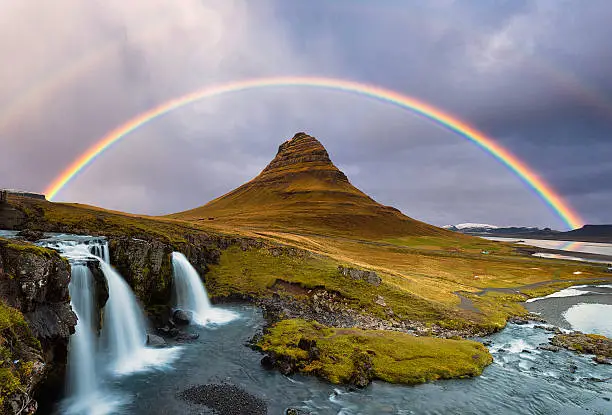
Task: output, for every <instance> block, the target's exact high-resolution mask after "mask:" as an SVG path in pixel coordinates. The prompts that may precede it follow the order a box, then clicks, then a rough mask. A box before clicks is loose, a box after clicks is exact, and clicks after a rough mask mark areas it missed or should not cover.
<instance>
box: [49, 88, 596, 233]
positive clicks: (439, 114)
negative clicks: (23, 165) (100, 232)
mask: <svg viewBox="0 0 612 415" xmlns="http://www.w3.org/2000/svg"><path fill="white" fill-rule="evenodd" d="M273 87H276V88H279V87H310V88H321V89H329V90H335V91H343V92H347V93H353V94H357V95H361V96H365V97H369V98H373V99H377V100H379V101H384V102H387V103H389V104H392V105H395V106H398V107H400V108H403V109H406V110H409V111H411V112H412V113H414V114H417V115H419V116H421V117H423V118H425V119H428V120H430V121H432V122H434V123H436V124H437V125H439V126H441V127H443V128H445V129H447V130H450V131H452V132H454V133H456V134H458V135H460V136H462V137H464V138H465V139H467V140H469V141H471V142H472V143H474V144H476V145H477V146H478V147H480V148H481V149H483V150H484V151H486V152H487V153H489V154H491V155H492V156H493V157H495V158H496V159H497V160H499V161H500V162H501V163H503V164H504V165H505V166H506V167H507V168H508V169H510V170H511V171H512V172H514V173H515V174H516V175H517V176H518V177H519V178H520V179H521V180H522V181H523V182H524V183H525V184H526V185H527V186H528V187H529V188H531V189H532V190H533V191H534V192H535V193H536V194H537V195H538V196H539V197H540V198H541V199H542V200H543V201H544V202H545V203H546V204H547V205H548V206H549V207H550V208H551V209H552V211H553V212H555V213H556V214H557V215H558V216H559V218H561V220H562V221H563V222H564V223H565V224H566V226H567V227H568V228H570V229H573V228H579V227H581V226H582V225H583V224H584V221H583V220H582V218H581V217H580V215H579V214H578V213H577V212H576V211H575V210H574V209H573V208H572V207H571V206H570V205H569V203H568V202H567V201H565V200H564V199H563V198H562V197H561V196H560V195H559V194H558V193H557V192H556V191H555V190H554V189H553V188H552V187H551V186H550V185H549V184H548V183H546V182H545V181H544V180H543V179H541V178H540V177H539V176H538V174H536V172H535V171H533V170H532V169H531V168H530V167H529V166H527V164H526V163H524V162H523V161H522V160H520V159H519V158H518V157H516V156H515V155H514V154H512V153H511V152H510V151H508V150H507V149H506V148H504V147H503V146H502V145H500V144H499V143H497V142H496V141H495V140H494V139H492V138H490V137H488V136H486V135H485V134H484V133H482V132H480V131H478V130H476V129H475V128H474V127H472V126H470V125H468V124H467V123H465V122H463V121H461V120H459V119H458V118H456V117H454V116H452V115H450V114H448V113H446V112H444V111H443V110H441V109H439V108H436V107H434V106H432V105H430V104H428V103H426V102H423V101H421V100H419V99H416V98H413V97H410V96H407V95H404V94H402V93H399V92H396V91H392V90H389V89H386V88H382V87H379V86H375V85H368V84H364V83H359V82H354V81H349V80H344V79H336V78H324V77H307V76H286V77H271V78H255V79H247V80H241V81H235V82H228V83H224V84H219V85H213V86H208V87H204V88H202V89H199V90H197V91H194V92H191V93H188V94H186V95H183V96H181V97H178V98H175V99H172V100H170V101H167V102H164V103H162V104H160V105H158V106H156V107H154V108H152V109H150V110H148V111H145V112H143V113H141V114H140V115H137V116H136V117H134V118H132V119H131V120H129V121H127V122H126V123H124V124H122V125H120V126H119V127H117V128H115V129H114V130H112V131H111V132H109V133H108V134H106V135H105V136H104V137H102V138H101V139H100V140H98V141H97V142H96V143H95V144H94V145H93V146H91V147H90V148H89V149H88V150H87V151H85V152H84V153H83V154H81V155H80V156H79V157H78V158H77V159H75V160H74V161H73V162H72V163H71V164H70V165H69V166H68V167H67V168H66V169H65V170H64V171H63V172H62V173H61V174H60V175H59V176H58V177H57V178H56V179H55V180H53V182H52V183H51V184H49V186H48V187H47V189H46V190H45V193H46V194H47V197H48V198H49V200H53V199H55V197H56V196H57V194H58V193H59V192H60V191H61V190H62V189H63V188H64V187H65V186H66V185H67V184H68V183H70V181H72V180H73V179H74V178H75V177H76V176H77V175H78V174H79V173H80V172H81V171H83V169H85V168H86V167H87V166H88V165H90V164H91V163H93V162H94V161H95V160H96V159H97V158H98V157H100V155H102V154H103V153H104V152H105V151H106V150H108V149H109V148H110V147H111V146H113V145H114V144H116V143H118V142H119V141H121V140H122V139H124V138H125V137H127V136H128V135H129V134H130V133H131V132H133V131H135V130H137V129H138V128H140V127H142V126H143V125H145V124H147V123H149V122H151V121H153V120H155V119H157V118H159V117H161V116H163V115H165V114H168V113H169V112H172V111H174V110H177V109H179V108H181V107H184V106H186V105H189V104H192V103H194V102H197V101H200V100H203V99H207V98H213V97H216V96H219V95H223V94H228V93H233V92H240V91H246V90H253V89H264V88H273Z"/></svg>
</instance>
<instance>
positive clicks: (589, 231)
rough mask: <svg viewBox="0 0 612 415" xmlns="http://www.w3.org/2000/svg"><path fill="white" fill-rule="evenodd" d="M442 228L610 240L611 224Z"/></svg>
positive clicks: (514, 235) (480, 233)
mask: <svg viewBox="0 0 612 415" xmlns="http://www.w3.org/2000/svg"><path fill="white" fill-rule="evenodd" d="M443 228H444V229H447V230H449V231H454V232H460V233H464V234H468V235H477V236H498V237H509V238H531V239H558V240H568V241H584V242H612V225H584V226H583V227H582V228H579V229H574V230H572V231H568V232H562V231H557V230H554V229H550V228H543V229H542V228H537V227H525V226H505V227H502V226H496V225H489V224H485V223H460V224H458V225H447V226H443Z"/></svg>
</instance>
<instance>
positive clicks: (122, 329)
mask: <svg viewBox="0 0 612 415" xmlns="http://www.w3.org/2000/svg"><path fill="white" fill-rule="evenodd" d="M100 267H101V268H102V272H103V273H104V276H105V277H106V280H107V281H108V301H107V302H106V306H105V307H104V325H103V327H102V332H101V336H102V338H103V339H104V341H105V343H106V346H107V348H108V352H109V358H110V362H109V364H110V369H111V370H112V371H114V372H115V373H126V372H132V371H134V370H136V369H137V368H138V366H139V365H140V363H141V359H142V356H143V352H144V349H145V342H146V337H147V336H146V330H145V323H144V316H143V314H142V311H141V309H140V306H139V305H138V302H137V301H136V297H135V296H134V294H133V293H132V290H131V289H130V286H129V285H128V284H127V283H126V282H125V280H124V279H123V278H122V277H121V276H120V275H119V273H117V271H115V270H114V269H113V267H111V266H110V265H109V264H107V263H106V262H104V261H100Z"/></svg>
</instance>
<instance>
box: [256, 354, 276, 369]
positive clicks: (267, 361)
mask: <svg viewBox="0 0 612 415" xmlns="http://www.w3.org/2000/svg"><path fill="white" fill-rule="evenodd" d="M259 363H260V364H261V366H262V367H263V368H264V369H266V370H272V369H274V359H273V358H272V356H270V355H265V356H264V357H262V358H261V361H260V362H259Z"/></svg>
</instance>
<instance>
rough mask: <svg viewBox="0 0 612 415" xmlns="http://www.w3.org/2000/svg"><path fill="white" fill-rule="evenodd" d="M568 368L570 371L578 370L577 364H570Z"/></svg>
mask: <svg viewBox="0 0 612 415" xmlns="http://www.w3.org/2000/svg"><path fill="white" fill-rule="evenodd" d="M568 370H569V372H570V373H576V372H577V371H578V366H576V365H570V366H569V368H568Z"/></svg>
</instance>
